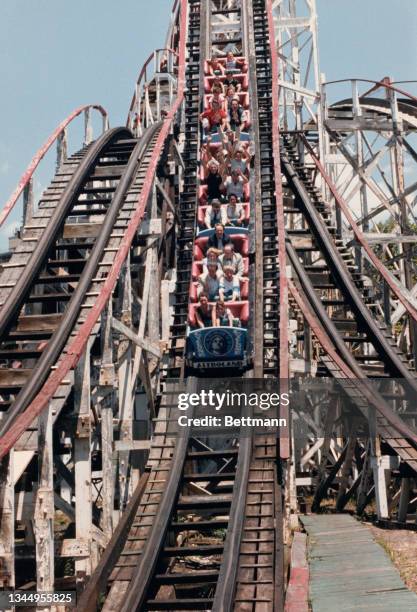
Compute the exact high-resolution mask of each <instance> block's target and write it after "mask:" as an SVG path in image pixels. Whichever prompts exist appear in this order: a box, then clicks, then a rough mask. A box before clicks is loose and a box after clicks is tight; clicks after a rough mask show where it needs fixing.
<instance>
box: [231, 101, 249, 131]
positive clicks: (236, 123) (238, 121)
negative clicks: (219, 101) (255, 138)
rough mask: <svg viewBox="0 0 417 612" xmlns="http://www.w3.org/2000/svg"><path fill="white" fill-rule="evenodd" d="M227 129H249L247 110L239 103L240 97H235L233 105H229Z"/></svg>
mask: <svg viewBox="0 0 417 612" xmlns="http://www.w3.org/2000/svg"><path fill="white" fill-rule="evenodd" d="M227 129H228V130H233V131H234V132H235V131H236V130H239V132H245V131H246V130H247V129H248V123H247V116H246V111H245V110H244V108H243V106H241V104H239V99H238V98H233V100H232V103H231V105H230V106H229V111H228V116H227Z"/></svg>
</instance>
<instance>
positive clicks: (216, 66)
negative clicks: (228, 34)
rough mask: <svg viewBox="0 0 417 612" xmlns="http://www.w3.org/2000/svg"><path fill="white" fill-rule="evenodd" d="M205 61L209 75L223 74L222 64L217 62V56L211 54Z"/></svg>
mask: <svg viewBox="0 0 417 612" xmlns="http://www.w3.org/2000/svg"><path fill="white" fill-rule="evenodd" d="M207 63H208V70H209V75H210V76H223V75H224V66H223V64H221V63H220V62H219V60H218V58H217V57H215V56H213V57H212V58H211V60H209V61H208V62H207Z"/></svg>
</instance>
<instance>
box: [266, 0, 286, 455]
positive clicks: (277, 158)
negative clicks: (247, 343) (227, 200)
mask: <svg viewBox="0 0 417 612" xmlns="http://www.w3.org/2000/svg"><path fill="white" fill-rule="evenodd" d="M266 10H267V17H268V33H269V45H270V54H271V75H272V92H271V93H272V148H273V157H274V179H275V199H276V210H277V226H278V262H279V377H280V379H281V384H283V381H285V380H286V379H288V378H289V347H288V278H287V255H286V247H285V216H284V203H283V194H282V181H281V155H280V127H279V92H280V86H279V67H278V49H277V45H276V40H275V28H274V17H273V13H272V0H266ZM282 416H283V417H288V415H287V414H286V415H284V414H283V415H282ZM287 422H288V421H287ZM280 455H281V458H283V459H284V458H288V457H289V439H288V438H281V440H280Z"/></svg>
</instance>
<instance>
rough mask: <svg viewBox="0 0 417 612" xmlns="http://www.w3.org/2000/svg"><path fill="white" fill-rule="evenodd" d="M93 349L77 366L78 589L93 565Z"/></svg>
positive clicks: (76, 494)
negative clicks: (91, 398)
mask: <svg viewBox="0 0 417 612" xmlns="http://www.w3.org/2000/svg"><path fill="white" fill-rule="evenodd" d="M90 349H91V343H90V341H88V344H87V348H86V350H85V352H84V355H83V356H82V357H81V359H80V361H79V362H78V365H77V367H76V369H75V381H74V412H75V415H76V417H77V424H76V430H75V439H74V466H75V469H74V471H75V499H76V503H75V526H76V531H75V536H76V540H77V544H78V546H79V550H80V552H79V556H77V557H76V559H75V575H76V583H77V590H81V588H82V587H83V585H84V582H85V578H86V576H89V575H90V574H91V571H92V567H93V559H92V557H93V554H92V553H93V550H92V547H93V546H95V544H94V545H93V542H92V539H93V538H92V528H93V516H92V495H91V424H90V397H91V387H90Z"/></svg>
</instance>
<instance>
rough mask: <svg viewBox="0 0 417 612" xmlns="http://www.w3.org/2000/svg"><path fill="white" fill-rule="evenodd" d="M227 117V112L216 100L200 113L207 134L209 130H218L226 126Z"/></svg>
mask: <svg viewBox="0 0 417 612" xmlns="http://www.w3.org/2000/svg"><path fill="white" fill-rule="evenodd" d="M226 118H227V115H226V112H225V111H224V110H223V109H222V107H221V105H220V104H219V102H218V101H216V100H213V101H212V102H211V104H210V106H209V108H208V109H207V110H206V111H204V112H202V113H201V115H200V121H201V123H202V125H203V130H204V132H205V133H206V134H207V133H209V132H218V131H219V128H223V127H224V126H225V123H226Z"/></svg>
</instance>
